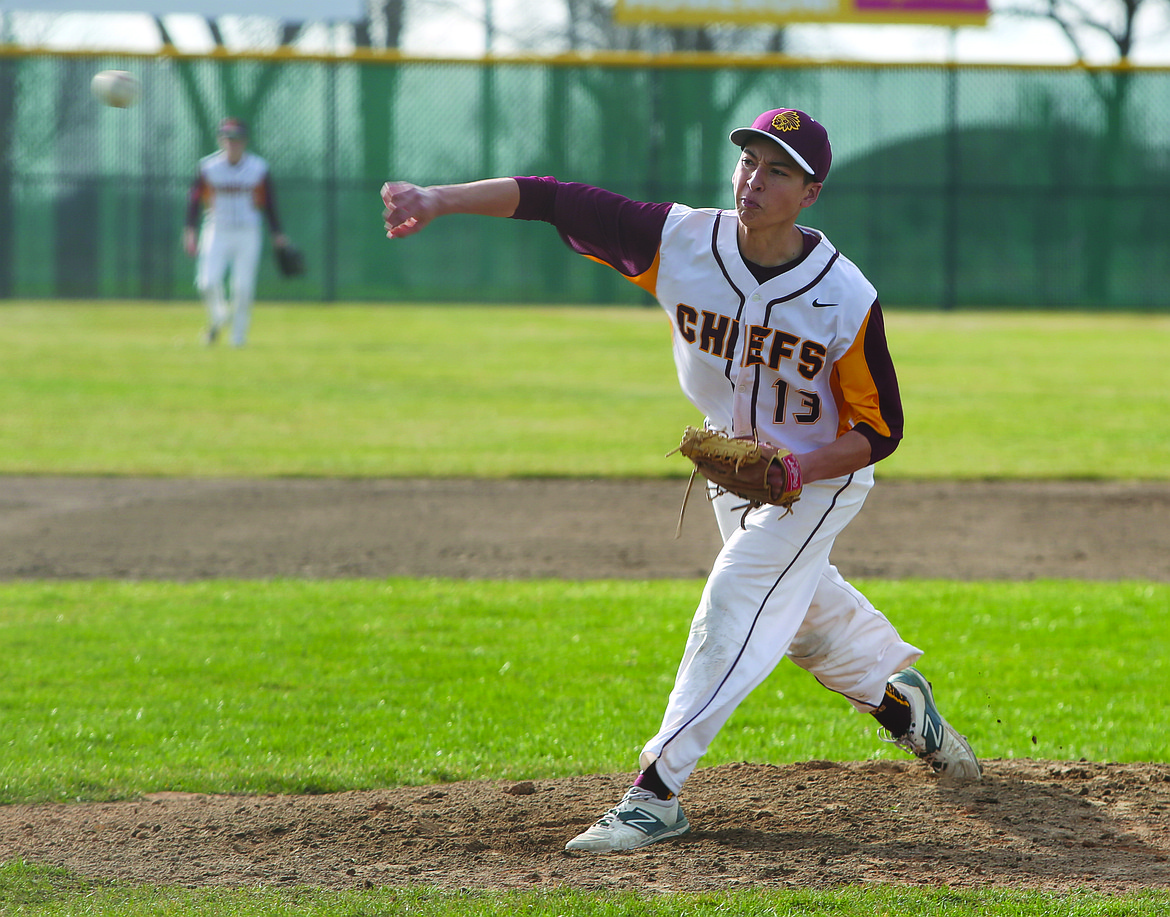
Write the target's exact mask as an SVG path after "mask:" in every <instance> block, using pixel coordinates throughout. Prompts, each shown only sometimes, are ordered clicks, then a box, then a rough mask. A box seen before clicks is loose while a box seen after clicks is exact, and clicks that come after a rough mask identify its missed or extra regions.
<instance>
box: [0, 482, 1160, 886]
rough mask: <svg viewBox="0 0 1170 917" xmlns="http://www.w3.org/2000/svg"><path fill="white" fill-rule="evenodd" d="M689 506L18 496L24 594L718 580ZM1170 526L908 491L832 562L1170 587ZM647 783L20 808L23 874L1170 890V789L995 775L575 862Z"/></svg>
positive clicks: (750, 779) (815, 783)
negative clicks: (298, 579) (635, 788)
mask: <svg viewBox="0 0 1170 917" xmlns="http://www.w3.org/2000/svg"><path fill="white" fill-rule="evenodd" d="M682 490H683V486H682V484H680V483H679V482H677V481H668V482H657V481H654V482H645V481H642V482H580V481H577V482H567V481H549V480H537V481H501V482H484V481H401V480H398V481H315V480H300V479H297V480H285V481H230V480H229V481H223V480H192V481H173V480H161V479H145V480H139V479H122V478H70V479H52V478H36V477H8V478H0V579H6V580H14V579H29V578H36V579H42V578H65V579H80V578H87V577H95V576H102V577H117V578H174V579H197V578H206V577H249V578H268V577H284V576H307V577H322V578H325V577H350V576H361V577H381V576H390V575H409V576H455V577H469V578H523V577H534V576H541V577H563V578H570V579H580V578H592V577H599V576H600V577H637V578H649V577H692V576H694V577H698V576H703V575H704V574H705V572H706V570H707V567H708V566H709V564H710V561H711V558H712V556H713V553H714V550H715V547H716V543H717V536H716V534H715V532H714V526H713V523H712V522H711V520H710V518H709V516H708V514H707V511H706V509H705V507H704V506H703V505H702V501H701V500H693V501H692V504H691V506H690V508H689V510H688V514H687V519H686V522H685V524H684V527H683V533H682V537H681V538H679V539H677V540H676V539H675V538H674V537H673V536H674V528H675V522H676V517H677V513H678V508H679V504H680V502H681V498H682ZM1168 509H1170V486H1167V485H1163V484H1158V485H1149V484H1087V483H1082V482H1072V483H1045V484H1026V483H1018V482H1017V483H995V482H975V483H964V484H952V483H937V484H936V483H906V482H885V483H882V484H881V485H880V486H879V487H878V488H877V489H876V490H875V492H874V494H873V496H872V497H871V498H870V503H869V505H868V506H867V508H866V510H865V512H863V513H862V515H861V517H860V518H859V519H858V521H857V522H856V523H854V525H853V526H852V527H851V529H850V530H849V531H848V532H847V533H846V536H845V537H843V538H842V539H840V541H839V542H838V549H837V551H836V552H835V555H834V560H835V562H836V563H837V565H838V566H839V567H841V569H842V571H843V572H844V573H845V574H846V575H847V576H849V577H854V578H857V577H907V576H926V577H942V578H952V579H981V578H994V579H1032V578H1038V577H1076V578H1084V579H1129V578H1138V579H1151V580H1159V581H1170V512H1167V510H1168ZM942 700H943V701H944V702H945V698H943V699H942ZM959 725H961V724H959ZM815 752H816V750H815V749H809V753H810V756H812V755H815ZM632 776H633V775H632V774H607V775H592V776H587V777H583V778H576V779H570V780H547V781H546V780H538V781H533V782H531V783H520V784H511V783H500V782H475V783H457V784H446V785H441V786H434V787H422V788H419V787H414V788H395V789H386V790H378V791H373V792H362V793H342V794H330V795H322V796H309V797H222V796H196V795H181V794H157V795H152V796H149V797H146V798H144V799H140V800H134V801H130V802H122V803H103V804H76V805H51V806H7V807H0V860H6V859H10V858H12V857H18V856H19V857H23V858H25V859H26V860H27V861H29V862H36V863H44V864H50V865H56V866H63V867H67V868H69V869H72V870H75V871H77V872H79V873H82V874H84V875H88V876H94V877H117V878H122V879H128V880H131V881H135V882H165V883H177V884H181V885H190V886H197V885H295V884H307V885H314V886H321V887H332V888H341V887H364V886H369V885H400V884H416V883H417V884H426V885H430V886H437V887H448V888H482V887H551V886H557V885H569V886H573V887H577V888H615V889H618V888H620V889H640V890H653V891H697V890H707V891H710V890H714V889H728V888H747V887H755V888H759V887H803V888H823V887H826V886H833V885H840V884H850V883H862V882H873V883H891V884H909V885H934V884H940V885H950V886H954V887H1014V888H1035V889H1049V890H1067V889H1073V888H1092V889H1096V890H1099V891H1108V892H1116V891H1126V890H1134V889H1145V888H1160V889H1166V888H1167V887H1170V765H1167V764H1127V765H1119V764H1103V763H1089V762H1049V761H1030V760H1010V761H1004V760H992V761H986V762H985V778H984V781H983V782H982V783H980V784H977V785H972V786H965V787H947V786H944V785H941V784H939V783H938V782H937V781H936V780H935V779H934V778H933V777H932V776H931V775H929V773H928V772H927V771H926V770H925V769H924V768H923V767H921V766H920V765H919V764H918V763H917V762H914V761H912V760H907V761H905V762H896V763H889V762H867V763H852V762H842V763H832V762H827V761H817V760H809V761H806V762H803V763H799V764H792V765H785V766H772V765H769V764H767V763H751V764H746V763H745V764H736V765H726V766H721V767H713V768H700V769H699V770H698V771H696V773H695V775H694V777H692V779H691V780H690V782H688V784H687V787H686V793H685V795H684V799H683V801H684V806H685V807H686V809H687V813H688V816H689V818H690V820H691V823H692V825H693V826H694V831H693V832H692V833H691V834H690V835H687V836H686V837H685V838H683V839H681V840H679V841H678V842H674V843H668V844H663V845H658V846H655V847H651V848H649V849H647V850H644V851H637V852H634V853H630V854H624V855H619V856H607V857H583V856H569V855H566V854H565V853H563V852H562V847H563V845H564V842H565V841H566V840H567V839H568V838H569V837H571V836H572V835H573V834H574V833H576V832H577V831H578V830H580V829H581V828H583V827H585V826H586V825H587V824H589V823H590V822H591V821H592V820H594V819H595V818H596V817H597V816H598V815H599V814H600V813H601V812H602V811H603V810H604V809H605V808H606V807H607V806H609V805H611V804H612V803H613V802H614V801H615V800H616V799H617V797H618V796H619V795H620V794H621V792H622V791H623V790H624V788H625V787H626V786H627V785H628V783H629V782H630V780H631V779H632Z"/></svg>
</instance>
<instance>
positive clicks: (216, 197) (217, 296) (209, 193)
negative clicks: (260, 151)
mask: <svg viewBox="0 0 1170 917" xmlns="http://www.w3.org/2000/svg"><path fill="white" fill-rule="evenodd" d="M200 216H202V229H201V231H200V233H199V254H198V260H197V261H196V266H195V286H196V288H197V289H198V290H199V294H200V296H201V297H202V298H203V301H204V304H205V305H206V307H207V313H208V320H209V321H210V323H211V329H212V332H213V333H215V332H217V331H218V330H219V329H220V328H221V327H224V326H225V325H226V324H227V323H228V322H229V320H230V322H231V335H232V344H234V345H235V346H237V347H239V346H242V345H243V344H244V343H245V341H246V340H247V336H248V327H249V325H250V323H251V315H252V302H253V300H254V298H255V295H256V272H257V270H258V268H259V264H260V253H261V250H262V247H263V231H264V226H263V224H264V219H265V218H267V221H268V224H269V227H270V228H271V231H272V232H273V234H278V233H279V232H280V222H279V220H278V219H277V215H276V205H275V201H274V198H273V193H272V179H271V176H270V175H269V171H268V163H267V162H266V161H265V160H264V159H263V157H260V156H257V155H256V154H255V153H251V152H246V151H245V152H244V154H243V156H242V157H241V158H240V160H239V162H237V163H234V164H233V163H232V162H231V161H230V160H229V159H228V156H227V153H226V152H223V151H220V152H218V153H212V154H211V155H209V156H205V157H203V158H202V159H201V160H200V161H199V173H198V175H197V176H196V178H195V181H194V182H193V183H192V185H191V192H190V194H189V195H188V206H187V226H188V227H194V226H195V225H196V224H197V223H198V222H199V219H200ZM229 273H230V275H231V296H230V299H229V298H228V297H226V296H225V293H224V282H225V279H226V277H227V275H228V274H229ZM229 302H230V305H231V308H230V310H229V308H228V305H229Z"/></svg>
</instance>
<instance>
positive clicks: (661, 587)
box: [0, 303, 1170, 917]
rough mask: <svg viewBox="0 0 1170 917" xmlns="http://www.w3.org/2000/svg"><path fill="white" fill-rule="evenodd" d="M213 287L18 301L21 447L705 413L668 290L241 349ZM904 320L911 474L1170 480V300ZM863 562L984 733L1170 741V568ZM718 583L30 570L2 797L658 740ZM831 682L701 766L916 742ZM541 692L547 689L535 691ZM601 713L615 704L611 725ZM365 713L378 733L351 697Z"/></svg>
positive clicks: (648, 443)
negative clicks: (894, 738) (682, 384)
mask: <svg viewBox="0 0 1170 917" xmlns="http://www.w3.org/2000/svg"><path fill="white" fill-rule="evenodd" d="M201 320H202V319H201V313H200V311H199V309H198V308H197V307H196V306H194V305H193V304H183V305H167V306H164V305H152V304H147V305H129V304H103V305H84V304H43V303H13V304H8V305H4V306H0V326H2V327H3V328H4V337H5V342H6V345H7V347H6V354H5V359H4V361H3V362H2V363H0V398H2V399H3V404H4V411H3V413H2V415H0V475H3V474H9V475H11V474H30V473H33V474H81V473H97V474H127V475H129V474H146V475H187V474H196V475H355V476H362V475H389V476H414V475H481V476H509V477H525V476H534V475H551V474H568V475H580V476H606V475H641V476H659V475H673V476H678V477H683V476H685V474H686V473H687V471H688V469H686V468H683V467H680V466H679V465H678V464H677V463H672V462H671V461H669V460H667V459H665V458H664V456H663V453H664V452H665V451H666V450H667V449H668V448H670V447H671V446H673V445H674V444H675V442H677V438H678V434H679V432H681V428H682V426H683V425H685V424H686V423H689V422H693V421H694V420H695V419H696V418H695V416H694V412H693V410H692V409H691V408H690V407H689V406H688V405H687V404H686V403H685V402H684V400H683V399H682V396H681V395H680V394H679V393H678V391H677V385H676V383H675V380H674V372H673V367H672V366H671V362H670V356H669V341H668V337H667V328H666V324H665V321H664V319H663V318H662V316H661V315H659V314H658V313H657V312H656V311H654V310H651V309H645V310H643V309H535V308H515V309H508V308H500V309H496V308H490V309H488V308H466V307H429V308H415V307H409V306H394V307H387V308H374V307H344V306H327V307H326V306H322V307H307V306H295V307H294V306H290V307H279V306H266V305H261V306H260V307H259V308H258V309H257V314H256V321H255V332H254V339H253V344H252V345H251V346H249V347H248V348H246V349H243V350H240V351H231V350H226V349H208V348H205V347H203V346H202V345H201V344H199V330H200V326H201ZM888 325H889V336H890V339H891V346H892V348H893V350H894V352H895V358H896V359H897V360H898V364H899V368H900V378H901V384H902V388H903V394H904V398H905V403H906V410H907V416H908V419H909V426H908V437H907V441H906V443H905V444H904V446H903V447H902V449H900V450H899V452H898V453H896V454H895V456H894V457H893V458H892V459H891V460H889V461H888V462H886V463H883V466H882V469H881V474H883V475H885V476H887V477H906V478H984V477H1035V478H1055V477H1060V478H1068V477H1071V478H1101V477H1104V478H1132V479H1141V480H1165V479H1166V478H1167V476H1168V471H1170V461H1168V459H1170V440H1168V438H1167V437H1166V436H1165V433H1164V431H1163V426H1164V419H1165V417H1166V416H1167V413H1168V412H1167V407H1168V405H1167V399H1168V397H1170V396H1168V395H1167V392H1168V391H1170V365H1168V361H1166V360H1165V354H1166V353H1167V352H1168V348H1167V343H1170V319H1167V318H1162V317H1148V316H1101V315H1072V314H1068V315H1066V314H1050V313H1044V314H1039V313H1037V314H1028V315H1019V314H998V313H994V314H988V315H976V314H954V315H939V314H918V313H914V314H900V313H897V312H891V314H890V315H889V316H888ZM2 486H3V478H0V487H2ZM859 585H861V586H862V587H863V588H864V590H865V591H866V593H867V594H868V595H869V596H870V597H871V598H872V599H873V600H874V601H875V603H876V604H877V605H878V606H879V607H890V608H897V616H898V620H899V623H900V624H903V623H904V624H905V626H906V627H907V629H908V630H910V631H911V632H913V633H914V635H915V639H917V640H918V641H919V642H920V643H921V644H922V645H923V646H924V649H926V651H927V654H928V655H927V660H924V665H926V664H927V661H928V660H930V661H933V659H936V658H937V659H938V663H937V666H938V667H937V668H933V669H932V670H931V677H932V679H933V680H934V681H935V683H936V686H938V688H939V690H940V691H945V693H946V697H947V710H948V716H953V717H954V719H956V720H960V721H962V722H963V723H964V724H965V726H966V727H968V728H967V731H968V732H969V734H970V735H971V738H972V740H973V742H975V744H976V746H977V747H978V748H979V750H980V752H981V754H983V755H985V756H987V757H1017V756H1018V757H1041V758H1053V759H1070V760H1071V759H1077V758H1080V757H1085V758H1088V759H1090V760H1097V761H1165V760H1167V756H1168V754H1170V748H1168V744H1170V740H1168V739H1167V738H1166V737H1167V735H1170V714H1168V713H1167V708H1166V706H1165V703H1164V697H1163V695H1162V692H1161V691H1160V685H1161V684H1162V683H1163V682H1164V681H1165V679H1166V674H1167V673H1166V669H1165V666H1166V662H1165V660H1166V658H1167V655H1168V653H1167V651H1168V649H1170V646H1168V644H1170V638H1168V636H1167V630H1166V627H1165V613H1166V609H1167V607H1168V606H1170V601H1168V599H1170V587H1168V586H1167V585H1166V584H1161V583H1146V582H1123V583H1084V582H1074V581H1039V582H1029V583H950V582H941V581H907V582H890V581H871V582H865V583H860V584H859ZM698 587H699V584H698V583H696V582H686V581H681V582H680V581H652V582H621V583H617V582H607V581H598V582H582V583H571V582H570V583H566V582H553V581H538V582H529V583H491V582H474V583H469V582H457V581H443V580H434V581H409V580H391V581H338V582H316V581H293V580H287V581H277V582H225V581H218V582H205V583H196V584H179V583H158V582H146V583H129V582H88V583H61V582H52V583H50V582H41V583H37V582H19V583H3V584H0V653H2V658H4V659H5V660H6V663H5V678H4V679H3V680H2V681H0V709H3V710H4V713H5V726H6V730H5V731H6V736H5V738H6V741H5V742H4V743H2V744H0V794H2V795H0V801H3V802H5V803H13V802H19V801H37V802H39V801H49V800H102V799H117V798H129V797H133V796H134V795H136V794H138V793H142V792H148V791H151V790H157V789H184V790H191V791H201V792H244V793H260V792H289V793H293V792H320V791H330V790H341V789H360V788H368V787H376V786H386V785H393V784H399V783H429V782H434V781H442V780H450V779H476V778H480V777H521V776H522V777H525V778H534V777H540V776H545V777H555V776H566V775H572V774H575V773H590V772H610V771H615V770H624V769H628V768H629V767H630V766H631V761H632V760H633V758H634V755H635V754H636V751H637V749H638V748H639V747H640V744H641V740H642V739H644V737H645V732H646V728H647V724H650V725H651V726H654V725H656V724H657V718H658V716H659V715H660V713H661V709H660V706H661V698H662V697H663V696H664V694H665V692H666V691H667V690H668V689H669V685H670V683H671V681H672V677H673V670H674V666H675V665H676V663H677V658H678V654H679V652H680V650H681V645H682V640H683V638H684V635H685V632H686V628H687V624H688V619H689V616H690V613H691V610H692V608H693V604H694V597H695V593H696V591H697V589H698ZM940 610H944V611H945V614H941V613H940ZM517 632H523V633H524V634H525V635H526V639H525V641H524V642H522V643H521V642H518V641H516V640H515V638H514V635H515V633H517ZM243 646H249V647H250V651H249V652H247V653H245V652H243V650H242V649H241V647H243ZM553 647H555V648H556V649H557V654H553V653H552V652H551V648H553ZM565 647H569V650H567V651H566V650H565ZM566 652H567V653H568V654H569V655H568V656H566ZM550 658H555V659H556V662H555V664H550V663H549V659H550ZM599 673H600V674H599ZM807 681H808V679H807V678H806V677H804V676H803V675H801V674H799V673H796V672H795V671H794V670H793V669H792V667H789V666H781V668H780V669H778V670H777V672H776V673H775V674H774V675H773V676H772V677H771V678H770V679H769V680H768V681H767V682H765V684H764V685H762V686H761V687H760V688H759V689H758V690H757V692H756V693H755V694H754V695H753V696H752V698H750V699H749V701H748V702H747V703H745V704H744V705H743V707H741V709H740V710H739V711H737V713H736V715H735V717H734V718H733V720H732V721H731V723H730V724H729V725H728V727H727V728H726V729H725V730H724V733H723V734H721V736H720V738H719V741H718V743H717V746H716V747H715V748H713V749H712V753H711V754H710V755H709V756H708V758H706V759H704V765H711V764H717V763H720V762H723V761H732V760H743V759H751V760H768V761H774V762H784V761H792V760H799V759H803V758H807V757H808V748H809V747H810V746H815V747H816V748H817V755H818V756H822V757H829V758H838V759H862V758H868V757H878V756H882V755H884V754H886V752H885V751H884V749H882V748H880V747H879V748H875V745H876V744H880V743H874V742H873V740H872V734H871V733H872V725H871V724H869V723H868V722H864V721H863V718H862V717H860V716H854V715H851V714H850V713H849V712H848V711H844V710H842V709H841V705H840V703H838V702H837V701H836V700H835V699H834V698H832V697H829V696H827V695H826V694H825V692H823V691H819V690H816V689H815V688H814V687H810V686H809V685H808V684H807ZM95 685H100V686H101V690H100V691H98V690H94V687H95ZM1055 685H1059V687H1060V690H1053V687H1054V686H1055ZM420 686H422V687H421V689H420ZM534 697H535V698H538V699H539V705H535V706H539V710H540V713H539V715H536V714H534V713H526V712H525V711H526V710H529V711H530V710H532V707H533V706H534V705H531V704H530V703H521V701H526V702H530V701H531V700H532V699H533V698H534ZM777 698H782V699H783V700H784V701H785V702H784V703H783V704H777V703H776V702H775V701H776V700H777ZM1086 711H1091V713H1088V714H1087V713H1086ZM601 721H604V722H606V723H607V724H611V725H613V726H614V728H613V729H611V730H607V731H606V734H605V735H604V736H600V737H599V735H598V723H599V722H601ZM338 722H344V724H345V726H346V730H345V732H346V733H347V734H348V735H351V736H352V735H360V736H362V737H363V742H362V744H361V745H360V746H359V747H352V746H350V745H348V744H346V745H345V747H344V748H343V747H340V746H338V745H337V744H336V742H337V739H336V738H335V737H336V735H337V732H336V731H335V730H333V729H322V728H321V726H322V724H329V725H331V726H333V725H336V724H337V723H338ZM258 749H264V751H263V753H261V752H259V751H258ZM388 749H393V755H388V754H387V750H388ZM1168 911H1170V895H1168V894H1165V893H1157V894H1150V895H1125V896H1100V895H1094V894H1091V893H1089V892H1085V893H1083V894H1077V895H1067V896H1056V895H1049V894H1039V893H1030V892H1018V891H1012V892H1009V891H1001V892H992V893H958V892H949V891H946V890H938V889H905V890H891V889H859V888H845V889H824V890H807V891H801V892H791V893H767V894H765V893H757V892H735V893H728V894H726V895H719V896H664V897H662V898H654V899H645V898H639V897H636V896H630V895H623V894H614V893H611V894H602V893H596V894H594V893H584V892H574V891H569V890H565V891H561V892H551V893H550V892H530V893H519V892H507V893H504V892H497V893H488V892H483V893H479V892H475V893H473V892H468V893H465V894H453V893H440V892H437V891H429V890H426V889H418V890H401V889H399V890H394V889H373V890H369V891H367V892H353V893H326V892H323V891H319V890H312V889H279V890H278V889H251V890H213V889H192V890H189V889H177V888H167V887H158V888H155V887H149V888H135V887H130V886H125V885H119V884H112V885H111V884H105V883H94V882H90V881H87V880H83V879H80V878H79V877H76V876H71V875H70V874H68V873H64V872H62V871H59V870H50V869H42V868H34V867H30V866H28V865H26V864H22V863H18V862H15V863H13V862H10V863H8V864H6V865H5V866H3V867H2V868H0V913H2V914H5V915H7V914H34V913H35V914H62V915H65V914H70V915H72V914H97V915H114V914H118V915H122V914H126V915H146V914H152V915H153V914H184V915H186V914H223V915H228V917H234V915H240V917H243V915H251V914H312V915H334V914H336V915H375V914H390V913H411V914H455V915H462V914H468V915H470V914H496V913H499V914H504V913H508V914H512V913H518V912H523V913H527V914H542V915H543V914H549V915H553V914H602V915H610V914H615V915H616V914H647V915H658V914H679V913H686V914H707V913H711V914H715V913H718V914H744V915H746V914H752V915H755V914H770V913H774V914H822V913H826V914H828V913H832V914H841V915H848V917H853V915H858V917H860V915H870V914H890V915H894V914H896V915H906V914H931V915H944V917H945V915H968V914H971V915H975V914H978V915H995V917H1001V915H1033V914H1035V915H1041V914H1043V915H1055V914H1061V915H1065V914H1067V915H1094V917H1096V915H1113V914H1151V915H1152V914H1162V913H1167V912H1168Z"/></svg>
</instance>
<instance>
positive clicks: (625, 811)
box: [565, 786, 691, 853]
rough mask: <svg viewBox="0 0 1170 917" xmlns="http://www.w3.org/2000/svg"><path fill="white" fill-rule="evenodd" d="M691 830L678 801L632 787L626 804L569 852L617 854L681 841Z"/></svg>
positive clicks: (576, 840)
mask: <svg viewBox="0 0 1170 917" xmlns="http://www.w3.org/2000/svg"><path fill="white" fill-rule="evenodd" d="M690 830H691V825H690V822H688V821H687V817H686V816H685V815H683V810H682V806H680V805H679V804H678V800H677V799H670V800H663V799H659V798H658V797H657V796H655V795H654V794H653V793H651V792H650V791H649V790H644V789H642V788H641V787H640V786H632V787H630V788H629V790H627V791H626V795H625V796H623V797H622V801H621V802H619V803H618V804H617V805H616V806H614V807H613V808H612V809H610V810H609V811H608V812H606V813H605V814H604V815H602V816H601V818H599V819H598V820H597V824H595V825H594V826H593V827H592V828H589V829H588V830H587V831H582V832H581V833H580V834H578V835H577V836H576V837H575V838H573V839H572V840H571V841H569V843H567V844H565V849H566V850H569V851H576V852H579V853H617V852H619V851H622V850H634V849H636V848H638V847H645V846H646V845H647V844H653V843H656V842H658V841H665V840H667V839H668V838H672V837H678V836H679V835H680V834H686V833H687V832H688V831H690Z"/></svg>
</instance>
